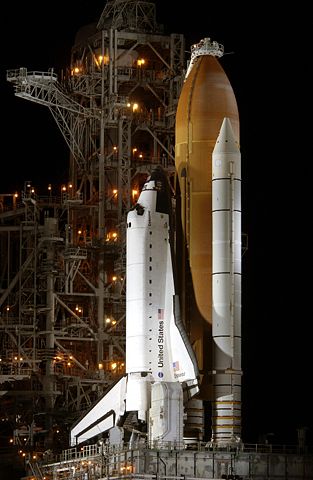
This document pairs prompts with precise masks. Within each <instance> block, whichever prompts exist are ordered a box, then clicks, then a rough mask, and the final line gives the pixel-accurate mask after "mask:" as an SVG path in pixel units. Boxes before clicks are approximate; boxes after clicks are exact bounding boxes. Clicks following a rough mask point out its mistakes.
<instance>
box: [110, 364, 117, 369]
mask: <svg viewBox="0 0 313 480" xmlns="http://www.w3.org/2000/svg"><path fill="white" fill-rule="evenodd" d="M116 367H117V363H116V362H113V363H111V368H112V370H115V369H116Z"/></svg>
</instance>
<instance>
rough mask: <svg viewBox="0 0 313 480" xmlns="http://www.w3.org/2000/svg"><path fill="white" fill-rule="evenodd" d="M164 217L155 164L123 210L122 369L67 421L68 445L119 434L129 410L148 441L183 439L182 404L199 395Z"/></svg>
mask: <svg viewBox="0 0 313 480" xmlns="http://www.w3.org/2000/svg"><path fill="white" fill-rule="evenodd" d="M171 222H172V209H171V194H170V188H169V184H168V178H167V175H166V173H165V172H164V171H163V169H162V168H161V167H157V168H156V169H155V170H154V171H153V172H152V174H151V175H150V177H149V178H148V179H147V181H146V183H145V184H144V186H143V189H142V191H141V194H140V196H139V199H138V202H137V203H136V205H135V206H134V208H133V209H132V210H131V211H130V212H129V213H128V215H127V240H126V259H127V260H126V261H127V266H126V374H125V375H124V376H123V377H122V378H121V379H120V380H119V381H118V382H117V383H116V384H114V385H113V386H112V387H111V388H110V389H109V391H107V392H106V393H105V394H104V396H103V397H102V398H101V399H100V400H99V401H98V402H97V403H96V405H94V406H93V407H92V408H91V409H90V410H89V412H87V413H86V414H85V415H84V417H83V418H81V419H80V420H79V421H78V422H76V424H75V425H74V426H73V427H72V429H71V445H72V446H74V445H77V444H79V443H82V442H84V441H87V440H88V439H90V438H92V437H94V436H96V435H99V434H101V433H102V432H107V431H111V430H112V432H113V431H114V429H115V431H116V430H117V429H118V430H119V432H123V425H124V423H125V422H126V419H127V417H129V415H130V414H131V416H132V419H133V420H132V422H133V423H132V425H133V427H134V428H133V430H134V431H136V432H140V431H142V432H144V433H146V434H147V436H148V438H149V440H150V441H152V442H156V441H160V442H164V441H173V442H176V443H179V444H180V443H182V442H183V417H184V415H183V410H184V404H185V403H186V402H187V401H188V400H189V399H190V398H192V397H193V396H194V395H195V394H196V393H198V368H197V362H196V358H195V355H194V352H193V349H192V347H191V344H190V342H189V339H188V336H187V334H186V332H185V330H184V327H183V324H182V322H181V320H180V314H179V298H178V295H177V292H176V289H175V275H174V262H173V260H174V252H173V241H172V234H173V231H172V228H171ZM134 419H135V420H134ZM126 423H127V425H128V429H129V420H128V421H127V422H126ZM121 435H122V436H123V433H122V434H121Z"/></svg>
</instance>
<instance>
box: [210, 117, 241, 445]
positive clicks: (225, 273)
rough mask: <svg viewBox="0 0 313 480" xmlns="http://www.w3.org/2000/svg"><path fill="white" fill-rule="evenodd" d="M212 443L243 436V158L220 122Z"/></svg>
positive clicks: (226, 123) (215, 160)
mask: <svg viewBox="0 0 313 480" xmlns="http://www.w3.org/2000/svg"><path fill="white" fill-rule="evenodd" d="M212 336H213V394H214V400H213V408H212V410H213V413H212V440H213V441H214V442H216V443H218V444H223V443H226V444H228V443H231V442H235V441H238V440H239V439H240V436H241V158H240V151H239V147H238V144H237V142H236V140H235V138H234V134H233V130H232V125H231V122H230V120H229V119H228V118H224V120H223V123H222V126H221V130H220V133H219V136H218V139H217V141H216V144H215V147H214V150H213V154H212Z"/></svg>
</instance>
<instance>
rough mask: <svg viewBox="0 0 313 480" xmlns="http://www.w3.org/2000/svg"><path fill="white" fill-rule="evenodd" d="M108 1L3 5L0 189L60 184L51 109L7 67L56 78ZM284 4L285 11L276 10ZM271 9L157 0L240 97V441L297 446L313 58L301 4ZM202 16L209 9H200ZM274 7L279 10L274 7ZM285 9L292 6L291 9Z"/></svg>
mask: <svg viewBox="0 0 313 480" xmlns="http://www.w3.org/2000/svg"><path fill="white" fill-rule="evenodd" d="M104 5H105V2H104V0H66V1H65V2H64V1H62V2H61V1H59V0H56V1H55V2H52V3H47V2H39V1H38V0H35V1H32V2H5V3H4V4H3V5H2V7H1V10H2V11H1V35H2V42H1V45H2V51H1V72H0V74H1V174H0V193H11V192H13V191H15V190H21V189H22V187H23V183H24V181H25V180H32V182H33V184H34V185H35V186H38V188H39V187H40V186H41V187H42V188H43V191H44V192H45V191H46V186H47V184H48V183H53V182H58V183H62V181H64V180H66V178H67V172H68V151H67V147H66V145H65V142H64V141H63V138H62V137H61V134H60V133H59V130H58V127H57V125H56V124H55V122H54V120H53V119H52V116H51V115H50V113H49V111H48V109H47V108H45V107H42V106H39V105H36V104H32V103H30V102H26V101H24V100H22V99H19V98H17V97H14V94H13V89H12V87H11V86H10V85H9V84H8V83H7V82H6V80H5V77H6V70H7V69H11V68H12V69H13V68H19V67H27V68H28V69H29V70H35V69H36V70H43V71H45V70H47V69H48V68H50V67H54V68H55V71H56V72H57V73H60V72H61V70H62V69H64V68H65V67H66V66H67V65H68V64H69V59H70V49H71V46H72V44H73V43H74V37H75V33H76V32H77V30H78V29H79V28H80V27H81V26H83V25H84V24H88V23H90V22H91V21H97V20H98V18H99V17H100V14H101V12H102V10H103V7H104ZM282 5H283V4H282ZM272 6H274V2H259V1H256V2H238V1H237V2H227V1H225V2H205V1H199V0H196V1H195V2H189V6H187V3H186V2H182V1H179V0H169V1H165V0H157V16H158V21H159V23H163V24H164V26H165V31H166V33H174V32H177V33H183V34H184V35H185V37H186V47H187V49H189V47H190V45H191V44H192V43H197V42H198V41H199V40H201V39H202V38H204V37H211V38H212V39H213V40H217V41H218V42H220V43H222V44H223V45H224V47H225V52H226V53H227V55H225V56H224V57H223V58H222V59H221V63H222V65H223V68H224V69H225V71H226V73H227V75H228V77H229V79H230V81H231V83H232V86H233V89H234V92H235V95H236V97H237V101H238V108H239V114H240V125H241V127H240V128H241V153H242V164H243V175H242V177H243V183H242V201H243V232H244V233H246V234H247V235H248V250H247V252H246V253H245V255H244V257H243V274H244V275H243V300H242V303H243V315H242V332H243V354H242V362H243V440H244V442H247V443H250V442H256V441H258V440H260V435H262V434H268V433H273V434H274V435H273V436H272V438H273V440H274V441H275V442H277V443H297V428H299V427H302V426H304V427H308V428H309V430H308V434H307V436H308V440H309V441H310V443H313V409H312V399H311V394H310V390H311V389H312V386H313V382H312V378H313V376H312V367H313V361H312V358H313V354H312V352H313V335H312V333H311V330H312V323H313V315H312V303H311V300H312V284H313V283H312V278H311V275H312V251H313V247H312V233H311V218H312V206H313V202H312V192H313V188H312V178H313V175H312V163H313V162H312V154H311V149H309V147H310V146H311V143H312V142H311V138H312V135H308V127H309V125H311V124H312V120H311V117H310V114H311V111H312V107H311V105H312V102H311V100H312V96H311V95H309V94H308V91H309V89H312V85H313V83H312V75H311V74H309V73H308V72H309V71H310V70H309V67H310V64H309V62H311V57H312V52H311V48H310V46H312V41H311V40H310V42H308V36H309V33H310V32H312V31H313V29H312V24H311V25H308V22H309V18H310V19H311V16H310V15H309V12H308V7H307V8H306V7H304V6H303V5H301V3H300V2H296V4H293V7H292V9H291V7H287V6H286V4H284V8H283V7H282V6H281V7H280V10H278V6H277V9H276V10H275V11H273V10H272ZM203 8H205V10H203ZM275 8H276V7H275ZM288 8H289V9H290V10H288Z"/></svg>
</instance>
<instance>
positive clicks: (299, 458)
mask: <svg viewBox="0 0 313 480" xmlns="http://www.w3.org/2000/svg"><path fill="white" fill-rule="evenodd" d="M192 447H193V448H190V449H177V448H176V446H175V444H170V443H168V444H167V445H163V446H162V448H160V445H158V448H153V446H149V447H148V446H146V445H138V446H136V447H135V448H134V447H133V448H131V447H130V445H129V444H126V445H115V446H106V445H105V444H101V442H98V443H97V444H94V445H87V446H84V447H81V448H80V447H76V448H72V449H69V450H64V451H63V452H62V454H61V455H59V456H58V457H54V458H52V457H51V458H50V459H49V458H43V459H42V461H36V462H29V463H28V467H29V470H30V472H31V473H32V477H26V478H34V476H35V477H36V478H40V479H44V478H46V479H48V478H49V480H74V479H75V480H102V479H109V478H111V479H116V480H117V479H126V478H127V479H149V480H151V479H156V480H158V479H171V480H199V479H203V480H209V479H238V480H239V479H242V480H245V479H253V480H266V479H268V480H269V479H271V480H276V479H277V480H278V479H279V480H298V479H299V480H300V479H301V480H302V479H303V480H304V479H305V480H308V479H312V478H313V452H312V451H311V452H310V451H300V449H299V447H296V446H278V445H266V444H265V445H257V444H245V445H244V444H241V445H238V447H229V448H225V449H221V448H218V449H217V448H215V447H214V446H212V445H211V444H208V443H202V442H198V443H197V444H194V445H193V446H192ZM47 455H49V452H47Z"/></svg>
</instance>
